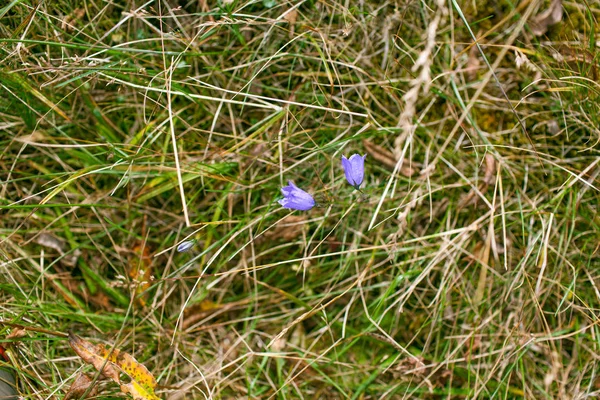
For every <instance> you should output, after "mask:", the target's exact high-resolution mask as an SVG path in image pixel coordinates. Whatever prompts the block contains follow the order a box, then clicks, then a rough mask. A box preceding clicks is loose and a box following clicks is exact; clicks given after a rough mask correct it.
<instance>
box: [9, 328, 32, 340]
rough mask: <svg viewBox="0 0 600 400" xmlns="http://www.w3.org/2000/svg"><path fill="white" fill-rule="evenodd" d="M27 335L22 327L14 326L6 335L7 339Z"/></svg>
mask: <svg viewBox="0 0 600 400" xmlns="http://www.w3.org/2000/svg"><path fill="white" fill-rule="evenodd" d="M25 336H27V331H26V330H25V329H23V328H14V329H13V330H12V332H11V333H9V334H8V335H6V338H7V339H21V338H22V337H25Z"/></svg>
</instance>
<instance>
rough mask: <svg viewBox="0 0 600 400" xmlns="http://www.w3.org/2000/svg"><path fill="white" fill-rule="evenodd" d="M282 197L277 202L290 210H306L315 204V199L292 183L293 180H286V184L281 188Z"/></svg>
mask: <svg viewBox="0 0 600 400" xmlns="http://www.w3.org/2000/svg"><path fill="white" fill-rule="evenodd" d="M281 193H282V194H283V199H281V200H279V201H278V202H279V204H281V206H282V207H285V208H289V209H290V210H300V211H307V210H310V209H311V208H313V207H314V206H315V204H316V203H315V199H313V197H312V196H311V195H310V194H308V193H306V192H305V191H304V190H302V189H300V188H299V187H298V186H296V185H294V182H292V181H288V186H284V187H283V188H281Z"/></svg>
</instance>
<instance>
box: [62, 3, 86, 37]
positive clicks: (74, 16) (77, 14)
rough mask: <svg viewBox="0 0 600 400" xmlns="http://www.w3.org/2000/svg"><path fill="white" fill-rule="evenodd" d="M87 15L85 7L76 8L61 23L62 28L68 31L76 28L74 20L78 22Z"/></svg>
mask: <svg viewBox="0 0 600 400" xmlns="http://www.w3.org/2000/svg"><path fill="white" fill-rule="evenodd" d="M84 15H85V8H76V9H75V10H73V12H72V13H71V14H69V15H67V16H66V17H65V18H64V19H63V20H62V23H61V25H60V27H61V29H62V30H64V31H67V32H70V31H72V30H73V29H75V26H74V24H73V23H74V22H77V21H78V20H80V19H81V18H83V16H84Z"/></svg>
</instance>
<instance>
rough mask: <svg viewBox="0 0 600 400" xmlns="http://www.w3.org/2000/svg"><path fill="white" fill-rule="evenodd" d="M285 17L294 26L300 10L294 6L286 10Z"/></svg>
mask: <svg viewBox="0 0 600 400" xmlns="http://www.w3.org/2000/svg"><path fill="white" fill-rule="evenodd" d="M283 19H284V20H286V21H287V22H288V23H289V24H290V25H292V26H293V25H294V24H295V23H296V19H298V10H296V9H295V8H294V9H293V10H291V11H288V12H286V13H285V15H284V16H283Z"/></svg>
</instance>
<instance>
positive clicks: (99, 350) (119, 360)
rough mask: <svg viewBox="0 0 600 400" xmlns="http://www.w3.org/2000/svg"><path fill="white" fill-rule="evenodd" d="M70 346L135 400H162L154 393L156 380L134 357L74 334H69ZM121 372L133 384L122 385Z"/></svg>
mask: <svg viewBox="0 0 600 400" xmlns="http://www.w3.org/2000/svg"><path fill="white" fill-rule="evenodd" d="M69 344H70V345H71V347H72V348H73V350H74V351H75V352H76V353H77V355H79V357H81V358H82V359H83V361H85V362H87V363H88V364H91V365H93V366H94V368H96V369H97V370H98V371H102V372H101V373H102V375H104V376H106V377H108V378H110V379H112V380H113V381H115V382H116V383H118V384H119V386H120V388H121V391H122V392H123V393H128V394H131V395H132V396H133V398H134V399H140V400H160V397H158V396H157V395H156V394H155V393H154V390H155V389H156V386H157V383H156V379H154V376H153V375H152V374H151V373H150V371H148V369H147V368H146V367H145V366H144V365H142V364H140V363H139V362H138V361H137V360H136V359H135V358H134V357H133V356H131V355H129V354H128V353H125V352H123V351H120V350H119V349H116V348H110V349H107V348H106V346H104V345H103V344H98V345H93V344H92V343H90V342H88V341H86V340H83V339H81V338H80V337H79V336H77V335H75V334H73V333H69ZM103 367H104V368H103ZM102 368H103V369H102ZM119 370H120V371H122V372H123V373H125V374H126V375H127V376H128V377H129V378H130V379H131V382H129V383H126V384H125V383H121V379H120V376H119Z"/></svg>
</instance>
